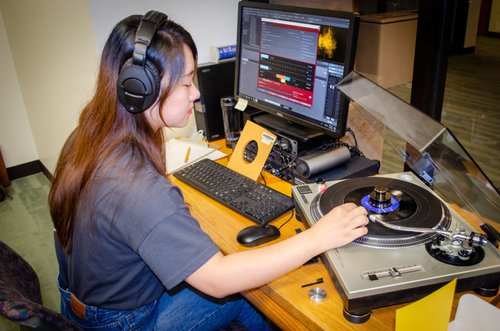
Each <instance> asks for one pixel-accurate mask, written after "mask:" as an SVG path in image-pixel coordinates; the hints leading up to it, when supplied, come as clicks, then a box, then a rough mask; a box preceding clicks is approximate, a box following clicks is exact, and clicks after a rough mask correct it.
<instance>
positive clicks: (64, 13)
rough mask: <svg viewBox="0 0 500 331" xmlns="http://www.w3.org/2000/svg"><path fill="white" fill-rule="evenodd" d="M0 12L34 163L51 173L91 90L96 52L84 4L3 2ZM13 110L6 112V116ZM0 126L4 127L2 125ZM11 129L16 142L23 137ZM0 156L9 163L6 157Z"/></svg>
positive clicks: (57, 0)
mask: <svg viewBox="0 0 500 331" xmlns="http://www.w3.org/2000/svg"><path fill="white" fill-rule="evenodd" d="M0 9H1V11H2V15H3V19H4V23H5V31H6V32H7V36H8V40H9V45H10V49H11V51H12V57H13V59H14V67H15V71H16V74H17V79H18V82H19V86H20V90H21V93H22V98H23V102H24V105H25V107H26V113H27V115H28V119H29V123H30V124H31V132H32V134H33V138H34V141H35V146H36V150H37V153H38V159H40V161H41V162H42V163H43V164H44V166H45V167H46V168H47V169H48V170H49V171H53V170H54V168H55V164H56V161H57V157H58V155H59V151H60V149H61V147H62V144H63V143H64V141H65V139H66V137H67V136H68V134H69V133H70V132H71V130H73V128H74V127H75V125H76V122H77V118H78V114H79V111H80V109H81V108H82V106H83V105H84V103H85V102H86V101H87V100H88V99H89V98H90V95H91V93H92V90H93V87H94V82H95V74H96V68H97V53H96V49H95V42H94V39H93V36H92V32H91V31H92V29H91V20H90V14H89V9H88V4H87V1H85V0H73V1H65V0H50V1H29V0H3V1H2V2H1V8H0ZM27 9H29V10H27ZM15 111H16V110H15V109H10V110H7V112H8V114H7V115H6V116H7V117H9V116H11V114H13V113H14V112H15ZM1 126H2V127H1V128H0V129H2V130H3V129H5V124H4V123H3V121H2V124H1ZM13 129H14V130H15V131H16V135H15V137H16V139H19V138H21V137H22V136H23V135H25V134H26V132H25V130H19V128H13ZM15 144H16V143H15V139H14V140H13V141H9V142H8V145H7V149H8V150H9V149H11V148H14V147H12V146H13V145H14V146H15ZM4 157H5V158H6V159H7V160H11V155H10V154H7V155H4ZM26 161H28V160H26ZM29 161H33V160H29ZM7 165H8V166H13V165H16V164H12V163H10V164H7Z"/></svg>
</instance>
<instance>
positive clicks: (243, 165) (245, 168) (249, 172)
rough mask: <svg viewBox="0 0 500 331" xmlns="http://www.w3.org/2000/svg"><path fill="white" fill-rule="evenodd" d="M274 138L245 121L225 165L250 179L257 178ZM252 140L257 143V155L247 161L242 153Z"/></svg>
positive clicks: (259, 127)
mask: <svg viewBox="0 0 500 331" xmlns="http://www.w3.org/2000/svg"><path fill="white" fill-rule="evenodd" d="M275 140H276V136H275V135H274V134H272V133H271V132H269V131H267V130H266V129H264V128H263V127H261V126H259V125H257V124H255V123H253V122H251V121H247V122H246V124H245V127H244V128H243V131H242V132H241V135H240V138H239V139H238V143H236V147H234V151H233V154H232V155H231V159H229V162H228V163H227V167H228V168H229V169H231V170H234V171H236V172H239V173H240V174H242V175H244V176H247V177H248V178H250V179H253V180H257V178H258V177H259V174H260V172H261V171H262V167H263V166H264V164H265V163H266V160H267V157H268V156H269V153H270V152H271V149H272V148H273V145H274V141H275ZM252 141H255V142H256V143H257V156H256V157H255V159H254V160H253V161H252V162H248V161H246V160H245V159H244V158H243V153H244V152H245V148H246V147H247V145H248V144H249V143H250V142H252Z"/></svg>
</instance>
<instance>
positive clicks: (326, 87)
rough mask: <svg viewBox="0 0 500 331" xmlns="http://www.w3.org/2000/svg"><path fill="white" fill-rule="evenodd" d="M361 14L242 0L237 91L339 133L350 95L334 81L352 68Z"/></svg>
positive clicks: (256, 103)
mask: <svg viewBox="0 0 500 331" xmlns="http://www.w3.org/2000/svg"><path fill="white" fill-rule="evenodd" d="M358 27H359V15H358V14H356V13H351V12H338V11H331V10H323V9H315V8H300V7H293V6H282V5H272V4H266V3H256V2H245V1H243V2H240V4H239V7H238V38H237V55H236V71H235V79H236V81H235V96H236V98H238V99H240V98H243V99H245V100H247V101H248V106H250V107H254V108H257V109H258V110H262V111H265V112H267V113H270V114H272V115H274V116H278V117H280V118H283V119H285V120H288V121H291V122H293V124H300V125H303V126H306V127H308V128H309V129H310V128H314V129H316V130H318V131H321V132H324V133H327V134H328V135H330V136H332V137H335V138H339V137H342V136H343V135H344V134H345V126H346V121H347V113H348V107H349V101H348V100H347V99H346V98H345V97H344V96H343V95H342V94H341V93H340V91H338V90H337V88H336V87H335V84H337V82H339V81H340V80H341V79H342V78H343V77H344V76H345V75H346V74H348V73H349V72H350V71H352V69H353V65H354V56H355V48H356V41H357V34H358Z"/></svg>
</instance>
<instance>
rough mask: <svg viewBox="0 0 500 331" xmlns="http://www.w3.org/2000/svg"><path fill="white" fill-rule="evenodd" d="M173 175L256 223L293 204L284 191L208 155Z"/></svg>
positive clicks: (272, 218)
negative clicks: (237, 170)
mask: <svg viewBox="0 0 500 331" xmlns="http://www.w3.org/2000/svg"><path fill="white" fill-rule="evenodd" d="M173 175H174V177H176V178H178V179H179V180H181V181H183V182H185V183H186V184H188V185H190V186H192V187H194V188H196V189H197V190H199V191H200V192H202V193H204V194H206V195H208V196H209V197H211V198H213V199H215V200H217V201H218V202H220V203H222V204H223V205H225V206H227V207H229V208H231V209H232V210H234V211H236V212H238V213H240V214H241V215H243V216H245V217H247V218H249V219H251V220H252V221H254V222H255V223H258V224H267V223H269V222H271V221H272V220H274V219H275V218H277V217H278V216H280V215H282V214H284V213H285V212H287V211H289V210H290V209H292V208H293V202H292V199H291V198H290V197H288V196H286V195H285V194H283V193H280V192H278V191H276V190H274V189H272V188H269V187H267V186H265V185H263V184H261V183H259V182H256V181H254V180H251V179H250V178H247V177H245V176H243V175H242V174H240V173H238V172H236V171H233V170H231V169H229V168H227V167H225V166H223V165H220V164H218V163H217V162H215V161H212V160H210V159H203V160H201V161H198V162H196V163H193V164H190V165H188V166H187V167H185V168H182V169H180V170H178V171H176V172H174V173H173Z"/></svg>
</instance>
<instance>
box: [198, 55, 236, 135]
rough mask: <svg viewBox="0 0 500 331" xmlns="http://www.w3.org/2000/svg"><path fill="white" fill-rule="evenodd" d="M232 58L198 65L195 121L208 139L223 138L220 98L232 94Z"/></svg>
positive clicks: (233, 62)
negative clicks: (197, 95) (198, 94)
mask: <svg viewBox="0 0 500 331" xmlns="http://www.w3.org/2000/svg"><path fill="white" fill-rule="evenodd" d="M234 64H235V61H234V60H229V61H224V62H219V63H206V64H200V65H199V66H198V70H197V75H196V81H195V83H196V84H197V86H198V88H199V89H200V100H199V101H198V102H196V103H195V105H194V106H195V107H194V108H195V112H194V116H195V121H196V127H197V128H198V130H203V132H204V135H205V138H206V139H207V140H208V141H213V140H217V139H222V138H224V123H223V122H222V109H221V106H220V99H221V98H222V97H227V96H234Z"/></svg>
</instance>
